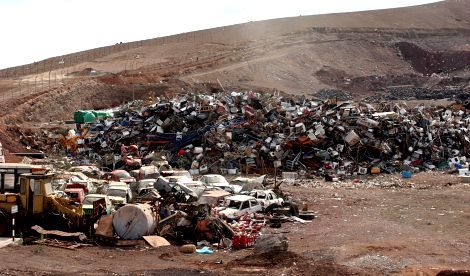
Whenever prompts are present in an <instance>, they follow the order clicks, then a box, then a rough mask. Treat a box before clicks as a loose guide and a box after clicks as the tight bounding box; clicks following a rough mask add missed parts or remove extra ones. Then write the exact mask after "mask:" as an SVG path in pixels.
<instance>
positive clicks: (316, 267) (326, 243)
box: [0, 173, 470, 275]
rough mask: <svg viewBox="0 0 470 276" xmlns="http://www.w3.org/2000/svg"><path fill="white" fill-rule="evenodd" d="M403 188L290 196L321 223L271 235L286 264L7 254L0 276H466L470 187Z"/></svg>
mask: <svg viewBox="0 0 470 276" xmlns="http://www.w3.org/2000/svg"><path fill="white" fill-rule="evenodd" d="M386 179H387V177H384V178H382V181H386ZM403 181H404V182H408V185H402V186H403V187H407V188H386V189H385V188H360V187H357V188H351V187H348V188H346V187H339V188H333V187H332V186H330V184H329V183H325V182H322V183H321V185H320V186H319V187H318V188H304V187H299V186H289V187H287V186H286V187H284V191H285V192H286V193H289V194H290V195H291V196H293V197H294V198H296V199H298V200H299V202H305V203H307V204H308V206H309V209H310V210H312V211H314V212H315V214H316V218H315V219H314V220H313V221H311V222H308V223H306V224H299V223H283V224H282V227H281V228H278V229H274V228H268V227H266V228H265V229H264V232H265V233H278V234H285V235H287V237H288V239H289V251H288V252H286V253H282V254H275V255H261V256H254V255H253V253H252V250H250V249H246V250H240V251H234V252H228V251H225V250H221V251H217V252H215V253H214V254H212V255H197V254H192V255H184V254H181V253H179V252H178V249H177V247H175V246H171V247H168V248H159V249H151V248H134V247H133V248H111V247H101V246H94V247H87V248H81V249H78V250H66V249H60V248H53V247H47V246H37V245H28V246H18V247H9V248H3V249H0V265H1V267H2V269H3V270H2V272H0V274H2V273H3V274H6V275H7V274H13V275H19V274H33V275H44V274H65V275H72V274H73V275H76V274H83V275H101V274H113V273H115V274H131V275H140V274H171V273H172V274H174V273H178V275H193V274H200V273H204V274H209V275H212V274H214V275H246V274H259V275H354V274H356V275H436V274H438V273H439V272H441V271H450V270H461V271H467V272H466V274H460V275H468V274H469V272H468V271H469V270H470V266H469V263H470V246H469V245H470V235H469V234H468V229H469V227H470V215H469V214H470V204H469V203H470V186H469V185H468V184H461V183H458V178H457V177H455V176H450V175H447V174H427V173H422V174H418V175H416V176H415V177H414V178H412V179H409V180H403ZM411 187H413V188H411ZM451 275H452V274H451ZM454 275H457V274H454Z"/></svg>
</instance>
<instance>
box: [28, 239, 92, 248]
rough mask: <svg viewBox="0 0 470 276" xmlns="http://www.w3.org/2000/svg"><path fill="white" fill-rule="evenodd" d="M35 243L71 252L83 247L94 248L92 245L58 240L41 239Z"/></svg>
mask: <svg viewBox="0 0 470 276" xmlns="http://www.w3.org/2000/svg"><path fill="white" fill-rule="evenodd" d="M33 243H35V244H40V245H46V246H51V247H58V248H64V249H69V250H76V249H77V248H80V247H83V246H93V245H91V244H84V243H77V242H66V241H59V240H57V239H40V240H37V241H33Z"/></svg>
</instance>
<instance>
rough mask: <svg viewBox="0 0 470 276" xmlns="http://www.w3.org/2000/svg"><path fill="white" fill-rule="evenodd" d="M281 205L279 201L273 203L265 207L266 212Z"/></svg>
mask: <svg viewBox="0 0 470 276" xmlns="http://www.w3.org/2000/svg"><path fill="white" fill-rule="evenodd" d="M279 207H282V206H281V205H279V204H277V203H273V204H271V205H269V206H268V207H266V208H265V209H264V213H265V214H267V213H271V212H272V210H273V209H274V208H279Z"/></svg>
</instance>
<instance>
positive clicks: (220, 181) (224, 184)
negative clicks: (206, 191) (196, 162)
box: [200, 174, 242, 194]
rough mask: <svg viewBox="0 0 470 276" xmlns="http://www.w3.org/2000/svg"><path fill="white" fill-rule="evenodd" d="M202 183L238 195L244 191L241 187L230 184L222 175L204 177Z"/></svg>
mask: <svg viewBox="0 0 470 276" xmlns="http://www.w3.org/2000/svg"><path fill="white" fill-rule="evenodd" d="M200 181H201V182H202V183H203V184H204V185H206V186H212V187H217V188H221V189H222V190H225V191H228V192H231V193H234V194H237V193H239V192H240V191H241V190H242V186H240V185H232V184H229V183H228V181H227V180H226V179H225V177H223V176H222V175H220V174H206V175H203V176H202V177H201V179H200Z"/></svg>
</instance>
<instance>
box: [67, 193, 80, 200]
mask: <svg viewBox="0 0 470 276" xmlns="http://www.w3.org/2000/svg"><path fill="white" fill-rule="evenodd" d="M65 193H66V194H67V195H68V196H69V197H70V198H71V199H78V193H77V192H65Z"/></svg>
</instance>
